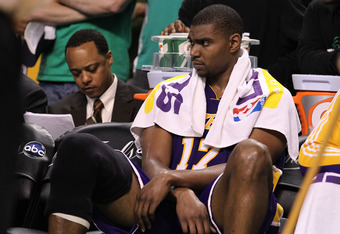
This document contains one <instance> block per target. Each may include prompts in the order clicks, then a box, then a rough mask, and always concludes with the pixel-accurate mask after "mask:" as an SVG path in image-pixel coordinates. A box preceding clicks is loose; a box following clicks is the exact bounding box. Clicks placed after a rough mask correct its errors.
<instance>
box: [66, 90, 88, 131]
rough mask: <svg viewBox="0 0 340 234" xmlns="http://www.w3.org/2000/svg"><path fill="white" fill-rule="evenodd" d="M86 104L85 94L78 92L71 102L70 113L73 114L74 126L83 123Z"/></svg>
mask: <svg viewBox="0 0 340 234" xmlns="http://www.w3.org/2000/svg"><path fill="white" fill-rule="evenodd" d="M86 104H87V100H86V97H85V94H83V93H81V92H79V95H77V97H76V98H75V101H74V102H73V103H72V104H71V109H70V114H71V115H72V116H73V121H74V125H75V126H79V125H84V123H85V121H86Z"/></svg>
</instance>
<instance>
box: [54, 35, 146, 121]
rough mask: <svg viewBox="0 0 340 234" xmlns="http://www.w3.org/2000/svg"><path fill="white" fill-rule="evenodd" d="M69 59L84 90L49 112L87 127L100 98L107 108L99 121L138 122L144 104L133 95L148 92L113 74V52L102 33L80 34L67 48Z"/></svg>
mask: <svg viewBox="0 0 340 234" xmlns="http://www.w3.org/2000/svg"><path fill="white" fill-rule="evenodd" d="M65 57H66V62H67V64H68V67H69V69H70V72H71V73H72V75H73V78H74V80H75V82H76V84H77V86H78V88H79V90H80V91H79V92H76V93H73V94H71V95H69V96H67V97H65V98H63V99H62V100H60V101H58V102H56V103H54V104H52V105H50V106H49V107H48V113H50V114H67V113H69V114H71V115H72V117H73V121H74V124H75V126H79V125H84V124H85V122H87V119H89V118H91V117H92V116H94V115H95V108H94V103H95V102H96V99H98V98H99V99H100V101H101V102H102V103H103V105H104V108H103V109H102V110H101V111H100V112H101V113H100V115H101V116H100V118H101V120H100V121H97V122H131V121H133V120H134V118H135V116H136V114H137V112H138V110H139V108H140V106H141V104H142V101H141V100H136V99H134V97H133V95H134V94H135V93H146V92H147V90H144V89H141V88H138V87H134V86H130V85H127V84H126V83H124V82H123V81H120V80H119V79H118V78H117V77H116V75H115V74H113V73H112V71H111V65H112V63H113V58H112V52H111V51H110V50H109V48H108V45H107V42H106V39H105V38H104V36H103V35H102V34H101V33H100V32H98V31H96V30H93V29H84V30H80V31H77V32H76V33H75V34H73V35H72V37H71V38H70V40H69V41H68V43H67V45H66V49H65Z"/></svg>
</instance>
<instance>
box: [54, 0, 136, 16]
mask: <svg viewBox="0 0 340 234" xmlns="http://www.w3.org/2000/svg"><path fill="white" fill-rule="evenodd" d="M131 1H132V0H96V1H93V0H57V2H59V3H61V4H64V5H66V6H69V7H70V8H73V9H75V10H77V11H80V12H82V13H84V14H88V15H102V14H112V13H114V14H117V13H119V12H122V11H123V10H124V9H125V7H126V6H127V5H128V4H129V3H130V2H131Z"/></svg>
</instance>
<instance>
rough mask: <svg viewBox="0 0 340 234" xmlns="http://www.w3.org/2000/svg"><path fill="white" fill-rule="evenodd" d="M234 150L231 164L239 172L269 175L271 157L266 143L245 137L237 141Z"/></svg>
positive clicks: (270, 171)
mask: <svg viewBox="0 0 340 234" xmlns="http://www.w3.org/2000/svg"><path fill="white" fill-rule="evenodd" d="M234 151H235V152H234V155H233V157H234V158H233V164H234V167H235V169H236V170H237V171H238V172H239V173H241V174H245V175H247V174H248V175H252V176H254V177H255V176H260V175H263V174H268V175H271V173H272V159H271V157H270V153H269V151H268V148H267V146H266V145H264V144H262V143H260V142H258V141H256V140H253V139H247V140H244V141H242V142H240V143H238V144H237V146H236V147H235V149H234ZM228 163H229V161H228Z"/></svg>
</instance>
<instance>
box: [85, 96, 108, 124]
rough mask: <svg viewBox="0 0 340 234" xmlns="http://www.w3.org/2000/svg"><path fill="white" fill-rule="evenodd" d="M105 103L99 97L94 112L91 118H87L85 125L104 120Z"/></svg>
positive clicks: (94, 104) (94, 105)
mask: <svg viewBox="0 0 340 234" xmlns="http://www.w3.org/2000/svg"><path fill="white" fill-rule="evenodd" d="M103 108H104V104H103V103H102V101H100V99H99V98H97V99H96V100H95V101H94V103H93V114H92V116H91V117H90V118H88V119H87V120H86V123H85V125H89V124H95V123H101V122H102V109H103Z"/></svg>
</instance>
